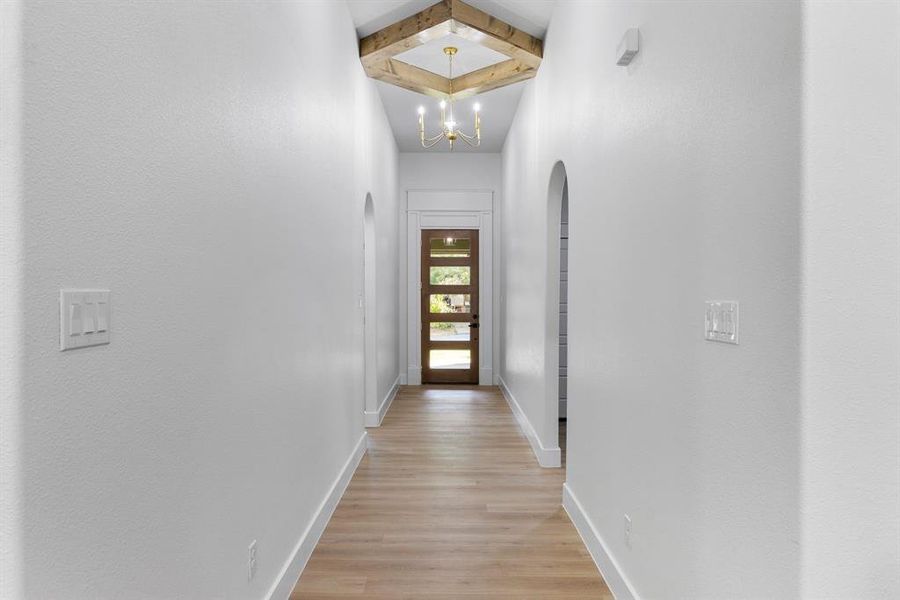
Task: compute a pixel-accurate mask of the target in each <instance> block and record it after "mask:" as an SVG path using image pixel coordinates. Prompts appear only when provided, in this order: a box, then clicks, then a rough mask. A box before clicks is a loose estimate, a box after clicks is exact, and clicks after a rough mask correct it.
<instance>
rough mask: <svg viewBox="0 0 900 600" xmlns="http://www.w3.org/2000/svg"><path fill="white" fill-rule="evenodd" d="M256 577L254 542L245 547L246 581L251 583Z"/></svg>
mask: <svg viewBox="0 0 900 600" xmlns="http://www.w3.org/2000/svg"><path fill="white" fill-rule="evenodd" d="M254 577H256V540H253V541H252V542H250V545H249V546H248V547H247V581H253V578H254Z"/></svg>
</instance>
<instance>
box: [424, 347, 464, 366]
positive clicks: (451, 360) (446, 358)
mask: <svg viewBox="0 0 900 600" xmlns="http://www.w3.org/2000/svg"><path fill="white" fill-rule="evenodd" d="M428 367H429V368H431V369H470V368H471V367H472V352H471V350H430V351H429V352H428Z"/></svg>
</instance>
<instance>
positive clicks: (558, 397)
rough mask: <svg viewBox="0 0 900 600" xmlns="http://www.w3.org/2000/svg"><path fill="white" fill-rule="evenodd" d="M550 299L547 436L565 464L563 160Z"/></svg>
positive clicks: (557, 176)
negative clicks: (553, 443) (557, 449)
mask: <svg viewBox="0 0 900 600" xmlns="http://www.w3.org/2000/svg"><path fill="white" fill-rule="evenodd" d="M546 282H547V287H546V289H547V299H546V326H545V338H544V339H545V356H544V365H545V374H544V381H545V399H546V401H545V422H544V426H545V436H546V437H545V439H546V440H548V441H550V442H551V443H552V441H553V440H556V442H557V446H558V447H559V449H560V465H561V466H564V465H565V452H566V424H567V417H568V385H567V383H568V317H569V314H568V312H569V311H568V299H569V298H568V288H569V184H568V175H567V173H566V167H565V165H564V164H563V163H562V161H560V162H557V163H556V164H555V165H554V166H553V171H552V172H551V174H550V184H549V186H548V188H547V280H546Z"/></svg>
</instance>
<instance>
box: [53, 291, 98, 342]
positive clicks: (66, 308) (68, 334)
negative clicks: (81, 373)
mask: <svg viewBox="0 0 900 600" xmlns="http://www.w3.org/2000/svg"><path fill="white" fill-rule="evenodd" d="M109 317H110V306H109V290H60V291H59V349H60V350H72V349H73V348H86V347H88V346H99V345H101V344H108V343H109Z"/></svg>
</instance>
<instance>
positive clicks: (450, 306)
mask: <svg viewBox="0 0 900 600" xmlns="http://www.w3.org/2000/svg"><path fill="white" fill-rule="evenodd" d="M471 303H472V297H471V296H470V295H469V294H431V297H430V298H429V312H431V313H470V312H472V306H471Z"/></svg>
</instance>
